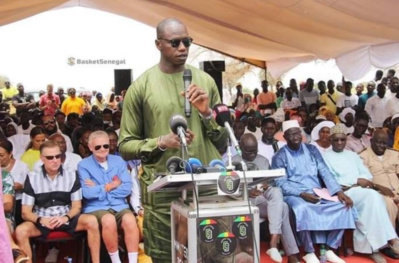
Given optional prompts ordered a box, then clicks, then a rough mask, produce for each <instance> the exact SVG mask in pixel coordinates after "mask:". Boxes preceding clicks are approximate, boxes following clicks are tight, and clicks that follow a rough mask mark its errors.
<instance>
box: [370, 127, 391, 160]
mask: <svg viewBox="0 0 399 263" xmlns="http://www.w3.org/2000/svg"><path fill="white" fill-rule="evenodd" d="M388 140H389V137H388V134H387V133H385V132H377V133H376V134H374V136H373V138H372V139H371V149H372V150H373V151H374V153H375V154H376V155H378V156H381V155H383V154H384V153H385V150H386V149H387V145H388Z"/></svg>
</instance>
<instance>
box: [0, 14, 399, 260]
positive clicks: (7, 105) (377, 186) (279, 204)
mask: <svg viewBox="0 0 399 263" xmlns="http://www.w3.org/2000/svg"><path fill="white" fill-rule="evenodd" d="M192 41H193V39H192V38H190V37H189V35H188V31H187V29H186V27H185V25H184V24H183V23H182V22H181V21H179V20H177V19H165V20H163V21H162V22H161V23H160V24H159V25H158V27H157V39H156V41H155V44H156V47H157V49H158V50H159V51H160V54H161V59H160V63H159V64H158V65H156V66H154V67H152V68H150V69H149V70H148V71H146V72H145V73H144V74H143V75H142V76H140V78H138V79H137V80H136V81H135V82H134V83H133V84H132V86H131V87H130V88H129V89H128V91H127V92H126V91H123V92H122V96H120V97H119V96H116V95H115V94H113V93H112V94H111V95H110V96H109V100H107V102H106V101H105V100H104V98H103V96H102V94H100V93H97V94H95V95H94V97H95V98H91V96H90V95H91V94H87V93H84V94H80V95H79V96H77V94H76V90H75V89H74V88H70V89H68V91H67V93H68V94H67V96H66V95H64V94H63V92H62V90H60V89H58V91H57V92H54V91H53V86H52V85H48V86H47V92H46V93H44V94H42V95H41V96H40V99H39V101H35V100H34V98H33V97H32V96H30V95H29V94H25V92H24V87H23V85H22V84H18V85H17V89H15V88H13V87H12V86H11V85H10V82H9V81H7V82H6V87H5V88H4V89H3V90H2V96H0V98H1V99H2V101H0V116H1V118H0V119H1V121H0V124H1V130H0V131H1V132H0V164H1V171H2V185H3V199H2V200H3V204H2V205H3V209H4V213H5V216H6V218H7V223H8V240H9V242H7V244H9V245H10V246H11V248H12V252H13V256H14V261H15V262H18V263H22V262H30V260H31V257H32V250H31V246H30V242H29V239H30V238H32V237H38V238H46V236H47V235H48V234H49V233H50V232H51V231H52V230H61V231H65V232H68V233H70V234H72V235H75V234H77V233H79V232H81V231H86V232H87V240H88V245H89V249H90V254H91V259H92V262H100V261H101V260H103V259H100V243H101V239H102V241H103V242H104V245H105V248H106V250H107V252H108V254H109V257H110V260H111V261H112V263H119V262H121V261H120V258H119V247H120V244H119V242H118V229H119V230H122V231H123V232H124V235H123V237H124V240H123V241H124V244H125V246H126V251H127V258H128V261H129V262H130V263H133V262H134V263H136V262H137V255H138V246H139V239H140V232H139V228H138V224H137V219H138V218H140V217H143V218H144V227H143V228H144V231H143V232H144V237H145V238H144V241H145V251H146V253H147V254H148V255H149V256H150V257H151V258H152V262H154V263H157V262H162V263H165V262H171V242H172V241H171V233H170V203H171V201H174V200H177V199H178V198H179V196H180V193H174V192H160V193H149V192H148V191H147V186H148V185H150V184H151V183H152V182H153V181H154V180H155V176H154V175H155V174H156V173H157V172H166V167H165V163H166V160H168V159H169V158H170V157H172V156H176V155H177V156H179V155H180V149H181V148H180V138H179V137H178V136H177V135H176V134H174V133H173V132H171V131H170V127H169V123H168V121H169V118H170V116H172V115H173V114H175V113H179V112H180V113H182V112H183V110H184V107H183V105H184V97H186V98H187V99H188V100H189V101H190V103H191V105H192V108H193V109H192V110H193V113H192V116H191V117H190V119H189V120H188V127H189V130H187V133H186V140H187V143H188V145H189V146H188V154H189V155H190V156H194V157H197V158H199V159H200V160H202V161H203V163H209V161H211V160H213V159H215V158H223V160H224V161H225V162H226V163H227V162H228V161H229V155H230V154H229V151H230V150H229V147H228V146H227V143H226V141H227V137H228V134H227V131H226V129H224V128H222V127H220V126H218V125H217V123H216V121H215V120H214V118H213V114H212V110H211V108H212V106H213V105H215V104H218V103H219V102H220V98H219V95H218V91H217V87H216V84H215V82H214V81H213V80H212V78H211V77H210V76H209V75H207V74H205V73H204V72H201V71H200V70H198V69H196V68H194V67H191V66H188V65H186V64H185V61H186V59H187V54H188V49H189V46H190V45H191V43H192ZM185 68H190V69H191V70H192V72H193V74H192V75H193V80H192V84H191V85H190V87H189V89H188V91H187V94H182V92H181V91H182V87H183V79H182V72H183V70H184V69H185ZM160 85H162V88H160ZM352 85H353V84H352V83H351V82H350V81H345V80H343V83H337V84H336V85H335V83H334V82H333V81H331V80H329V81H328V82H327V85H326V84H325V82H324V81H319V82H318V84H317V87H318V90H316V89H315V88H314V81H313V79H308V80H307V81H306V83H303V84H301V85H300V87H298V85H297V82H296V81H295V80H294V79H292V80H291V81H290V84H289V87H287V88H284V87H283V85H282V83H281V82H280V83H278V88H277V92H276V93H273V92H272V91H269V85H268V82H267V81H266V80H265V81H262V83H261V87H262V91H261V92H259V90H257V89H256V90H255V91H254V96H251V95H250V94H243V91H242V86H241V85H237V87H236V89H237V94H236V95H235V96H234V98H233V100H232V106H231V118H232V120H233V121H234V124H233V130H234V136H235V137H236V139H237V140H238V141H239V144H240V148H241V149H242V159H243V161H245V162H246V163H247V167H248V169H249V170H267V169H285V171H286V176H285V177H282V178H278V179H275V180H270V181H268V182H267V183H265V184H263V185H262V186H261V187H260V188H259V187H257V188H254V189H251V190H250V191H249V194H250V197H251V200H252V202H253V204H254V205H257V206H259V209H260V215H261V217H263V218H265V219H267V221H268V223H269V230H270V234H271V238H270V246H269V249H268V250H267V254H268V255H269V256H270V258H271V260H273V261H274V262H282V258H281V254H280V252H279V250H278V244H279V243H280V241H281V243H282V245H283V248H284V250H285V253H286V255H288V259H289V262H290V263H293V262H295V263H296V262H300V259H299V255H298V254H299V247H302V248H303V250H304V251H305V256H304V257H303V259H304V260H305V261H306V262H308V263H319V259H318V257H317V255H316V253H315V246H314V245H315V244H317V245H321V246H325V247H326V252H325V257H326V259H327V260H328V261H329V262H333V263H342V262H345V261H344V260H343V259H341V258H339V257H338V256H337V255H336V254H335V252H334V250H335V249H337V248H338V247H339V246H340V245H341V243H342V238H343V233H344V231H345V230H346V229H354V250H355V251H356V252H358V253H364V254H368V255H370V258H371V259H372V260H373V261H374V262H377V263H384V262H386V260H385V258H384V257H383V256H382V254H381V252H383V253H384V254H386V255H388V256H390V257H393V258H399V239H398V236H397V233H396V231H395V228H396V222H397V219H398V215H399V214H398V204H399V179H398V173H399V158H398V157H399V154H398V152H397V150H399V127H398V126H399V103H398V102H399V80H398V78H397V77H396V76H395V71H394V70H390V71H388V74H387V76H386V77H384V76H383V72H382V71H377V73H376V77H375V79H374V80H373V81H370V82H369V83H368V84H367V87H366V92H365V91H364V86H363V85H362V84H359V85H357V86H356V94H352V93H353V92H352ZM375 89H376V92H375ZM122 112H123V114H122ZM119 137H120V138H119ZM232 155H233V156H234V157H233V160H240V159H241V157H240V156H238V155H236V153H235V152H233V153H232ZM122 157H123V159H122ZM237 169H238V168H237ZM138 177H140V183H138V179H137V178H138ZM0 207H1V206H0ZM290 209H292V210H293V212H294V215H295V220H294V224H293V225H292V223H291V222H290ZM0 219H1V218H0ZM298 241H299V243H298ZM0 244H1V243H0ZM240 249H241V250H242V251H241V252H242V253H241V254H244V255H245V256H242V257H241V262H253V258H252V257H251V256H250V255H251V254H253V251H246V250H245V247H241V248H240ZM214 250H215V248H211V249H210V251H209V253H206V255H204V256H205V257H207V256H208V255H210V254H211V252H212V251H214ZM57 251H58V249H57V247H55V246H54V247H51V248H50V249H49V254H48V257H49V258H48V259H47V260H48V262H55V261H56V259H54V255H55V254H57ZM51 257H52V258H51ZM55 257H56V256H55ZM244 259H245V260H244ZM47 260H46V261H47ZM204 260H205V259H204ZM204 262H210V261H206V260H205V261H204ZM217 262H219V261H217ZM220 262H227V261H226V258H224V259H221V260H220Z"/></svg>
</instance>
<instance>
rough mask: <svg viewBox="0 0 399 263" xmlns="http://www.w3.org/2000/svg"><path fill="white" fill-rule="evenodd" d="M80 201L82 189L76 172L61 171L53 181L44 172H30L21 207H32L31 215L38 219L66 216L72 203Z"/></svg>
mask: <svg viewBox="0 0 399 263" xmlns="http://www.w3.org/2000/svg"><path fill="white" fill-rule="evenodd" d="M79 200H82V189H81V187H80V181H79V178H78V176H77V174H76V172H74V171H71V170H68V169H63V168H62V166H61V167H60V171H59V173H58V175H57V176H56V177H54V179H51V178H50V177H49V176H48V175H47V173H46V172H45V170H44V166H42V169H39V170H36V171H34V172H30V173H29V174H28V176H27V178H26V181H25V187H24V193H23V195H22V204H23V205H32V206H33V213H35V214H36V215H37V216H40V217H53V216H64V215H66V214H67V213H68V212H69V210H70V207H71V202H72V201H79Z"/></svg>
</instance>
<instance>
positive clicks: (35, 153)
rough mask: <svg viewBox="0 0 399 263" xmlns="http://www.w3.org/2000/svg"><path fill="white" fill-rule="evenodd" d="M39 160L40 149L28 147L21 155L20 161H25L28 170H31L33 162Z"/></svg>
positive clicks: (33, 165)
mask: <svg viewBox="0 0 399 263" xmlns="http://www.w3.org/2000/svg"><path fill="white" fill-rule="evenodd" d="M39 160H40V151H39V150H33V149H29V150H27V151H26V152H24V154H22V156H21V161H23V162H24V163H26V164H27V165H28V167H29V171H33V168H34V167H35V163H36V162H37V161H39Z"/></svg>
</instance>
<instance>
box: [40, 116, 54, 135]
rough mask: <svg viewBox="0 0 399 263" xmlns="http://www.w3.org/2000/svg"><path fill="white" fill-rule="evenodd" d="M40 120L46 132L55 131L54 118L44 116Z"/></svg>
mask: <svg viewBox="0 0 399 263" xmlns="http://www.w3.org/2000/svg"><path fill="white" fill-rule="evenodd" d="M42 122H43V128H44V129H45V130H46V131H47V132H55V131H57V126H56V124H55V119H54V118H53V117H51V116H44V117H43V118H42Z"/></svg>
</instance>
